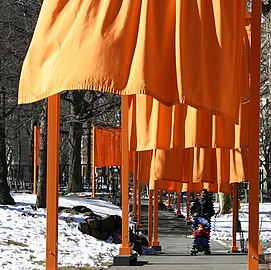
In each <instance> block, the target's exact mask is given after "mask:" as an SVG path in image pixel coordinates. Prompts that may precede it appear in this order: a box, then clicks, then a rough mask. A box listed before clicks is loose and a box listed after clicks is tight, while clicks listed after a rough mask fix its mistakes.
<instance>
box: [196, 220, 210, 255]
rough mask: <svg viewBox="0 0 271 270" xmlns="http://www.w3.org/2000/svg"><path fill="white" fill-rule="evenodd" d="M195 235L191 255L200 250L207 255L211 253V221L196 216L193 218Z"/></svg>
mask: <svg viewBox="0 0 271 270" xmlns="http://www.w3.org/2000/svg"><path fill="white" fill-rule="evenodd" d="M193 236H194V242H193V247H192V250H191V255H197V253H199V252H203V253H204V254H206V255H209V254H211V251H210V245H209V237H210V223H209V221H208V220H207V219H206V218H204V217H196V218H195V219H194V220H193Z"/></svg>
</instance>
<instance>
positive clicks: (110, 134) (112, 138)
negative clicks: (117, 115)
mask: <svg viewBox="0 0 271 270" xmlns="http://www.w3.org/2000/svg"><path fill="white" fill-rule="evenodd" d="M94 132H95V141H94V143H95V145H94V149H95V152H94V165H95V166H97V167H103V166H121V144H120V140H121V129H120V128H108V127H95V128H94Z"/></svg>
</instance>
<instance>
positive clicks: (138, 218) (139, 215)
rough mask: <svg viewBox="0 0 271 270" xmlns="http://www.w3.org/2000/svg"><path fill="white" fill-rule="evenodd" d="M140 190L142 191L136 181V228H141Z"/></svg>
mask: <svg viewBox="0 0 271 270" xmlns="http://www.w3.org/2000/svg"><path fill="white" fill-rule="evenodd" d="M141 189H142V185H141V184H140V182H139V181H138V197H137V200H138V208H137V211H138V213H137V227H138V228H141V227H142V223H141Z"/></svg>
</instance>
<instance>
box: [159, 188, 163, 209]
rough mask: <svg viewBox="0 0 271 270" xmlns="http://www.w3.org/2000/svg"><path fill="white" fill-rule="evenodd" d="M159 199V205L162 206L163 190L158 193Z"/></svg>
mask: <svg viewBox="0 0 271 270" xmlns="http://www.w3.org/2000/svg"><path fill="white" fill-rule="evenodd" d="M159 195H160V196H159V199H160V204H161V205H163V190H162V189H161V190H160V192H159Z"/></svg>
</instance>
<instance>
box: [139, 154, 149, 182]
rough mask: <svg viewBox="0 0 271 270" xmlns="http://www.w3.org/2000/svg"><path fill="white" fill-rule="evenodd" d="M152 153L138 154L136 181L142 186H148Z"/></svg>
mask: <svg viewBox="0 0 271 270" xmlns="http://www.w3.org/2000/svg"><path fill="white" fill-rule="evenodd" d="M151 161H152V151H140V152H138V172H137V175H138V181H139V183H140V184H142V185H149V180H150V173H151V172H150V170H151Z"/></svg>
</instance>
